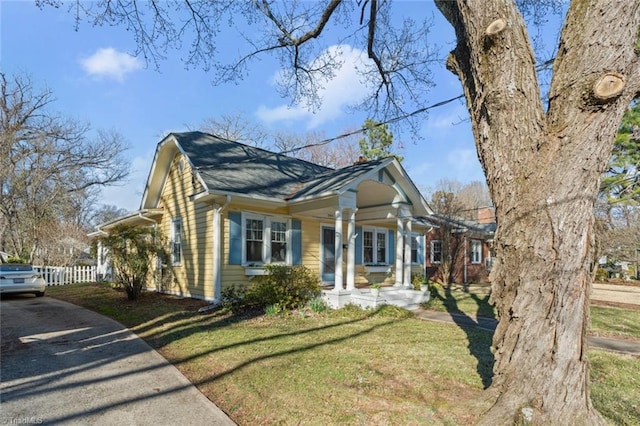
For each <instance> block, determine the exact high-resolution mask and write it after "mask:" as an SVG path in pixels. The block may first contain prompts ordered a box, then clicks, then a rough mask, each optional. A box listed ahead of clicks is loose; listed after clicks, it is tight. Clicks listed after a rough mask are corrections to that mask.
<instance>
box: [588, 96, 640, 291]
mask: <svg viewBox="0 0 640 426" xmlns="http://www.w3.org/2000/svg"><path fill="white" fill-rule="evenodd" d="M596 218H597V220H598V225H599V226H598V228H597V231H598V233H597V237H598V243H599V244H598V247H599V253H600V255H602V256H606V258H607V263H608V265H609V266H610V267H615V266H616V263H618V262H631V263H633V264H635V268H636V270H635V271H631V272H632V274H631V275H633V277H634V278H635V277H637V276H638V274H637V268H638V261H639V260H640V259H639V258H638V254H639V252H640V104H639V103H638V100H635V101H634V103H632V104H631V105H630V106H629V109H628V110H627V111H626V113H625V114H624V117H623V119H622V123H621V124H620V127H619V129H618V134H617V135H616V139H615V143H614V145H613V152H612V154H611V159H610V160H609V167H608V169H607V171H606V172H605V175H604V177H603V178H602V183H601V187H600V197H599V198H598V204H597V206H596Z"/></svg>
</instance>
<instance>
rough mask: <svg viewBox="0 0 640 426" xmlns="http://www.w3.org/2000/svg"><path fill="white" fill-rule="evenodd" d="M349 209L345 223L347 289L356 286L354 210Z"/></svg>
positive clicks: (352, 288)
mask: <svg viewBox="0 0 640 426" xmlns="http://www.w3.org/2000/svg"><path fill="white" fill-rule="evenodd" d="M357 211H358V209H351V212H350V214H349V223H348V225H347V245H348V246H347V247H348V248H347V291H352V290H354V289H355V288H356V234H355V232H356V212H357Z"/></svg>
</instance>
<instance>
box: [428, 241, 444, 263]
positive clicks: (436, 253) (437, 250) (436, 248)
mask: <svg viewBox="0 0 640 426" xmlns="http://www.w3.org/2000/svg"><path fill="white" fill-rule="evenodd" d="M430 260H431V263H442V241H441V240H431V259H430Z"/></svg>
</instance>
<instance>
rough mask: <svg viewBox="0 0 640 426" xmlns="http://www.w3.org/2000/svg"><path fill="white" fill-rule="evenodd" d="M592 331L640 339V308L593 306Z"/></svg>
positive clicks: (604, 334) (599, 333)
mask: <svg viewBox="0 0 640 426" xmlns="http://www.w3.org/2000/svg"><path fill="white" fill-rule="evenodd" d="M591 332H592V333H594V334H597V335H601V336H610V337H629V338H633V339H640V309H624V308H615V307H604V306H592V307H591Z"/></svg>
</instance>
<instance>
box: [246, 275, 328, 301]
mask: <svg viewBox="0 0 640 426" xmlns="http://www.w3.org/2000/svg"><path fill="white" fill-rule="evenodd" d="M266 269H267V272H268V274H267V275H261V276H257V277H256V278H254V281H253V284H252V285H251V286H250V287H249V289H248V291H247V299H248V303H250V304H252V305H255V306H257V307H260V308H266V307H267V306H269V305H278V306H279V307H280V308H281V309H282V310H291V309H297V308H300V307H303V306H304V305H305V304H306V303H307V302H308V301H309V300H311V299H313V298H315V297H316V296H317V295H318V294H319V293H320V279H319V278H318V276H317V275H316V274H314V273H313V272H311V270H309V269H308V268H307V267H305V266H303V265H296V266H287V265H267V266H266Z"/></svg>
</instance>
